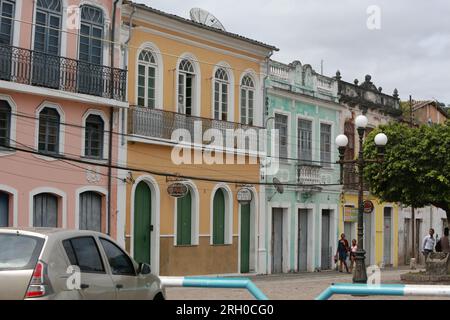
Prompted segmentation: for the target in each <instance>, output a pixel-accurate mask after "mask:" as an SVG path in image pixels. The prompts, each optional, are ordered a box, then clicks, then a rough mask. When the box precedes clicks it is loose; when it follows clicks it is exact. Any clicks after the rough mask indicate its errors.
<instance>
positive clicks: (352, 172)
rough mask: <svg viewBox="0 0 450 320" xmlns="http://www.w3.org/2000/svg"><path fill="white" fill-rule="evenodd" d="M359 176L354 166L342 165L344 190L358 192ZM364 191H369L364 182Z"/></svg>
mask: <svg viewBox="0 0 450 320" xmlns="http://www.w3.org/2000/svg"><path fill="white" fill-rule="evenodd" d="M358 186H359V175H358V172H356V169H355V166H354V165H344V190H354V191H356V190H358ZM364 191H369V185H368V183H367V182H366V181H364Z"/></svg>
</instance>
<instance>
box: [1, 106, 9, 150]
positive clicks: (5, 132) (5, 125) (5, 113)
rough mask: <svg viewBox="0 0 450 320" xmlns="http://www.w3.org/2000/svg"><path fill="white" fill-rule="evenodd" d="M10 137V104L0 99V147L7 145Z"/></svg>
mask: <svg viewBox="0 0 450 320" xmlns="http://www.w3.org/2000/svg"><path fill="white" fill-rule="evenodd" d="M10 137H11V106H10V105H9V103H8V102H6V101H5V100H0V149H3V148H5V147H9V145H10Z"/></svg>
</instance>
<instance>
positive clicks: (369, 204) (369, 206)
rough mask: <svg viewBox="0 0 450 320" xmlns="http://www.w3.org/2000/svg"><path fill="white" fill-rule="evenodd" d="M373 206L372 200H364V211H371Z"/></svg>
mask: <svg viewBox="0 0 450 320" xmlns="http://www.w3.org/2000/svg"><path fill="white" fill-rule="evenodd" d="M374 208H375V206H374V205H373V202H372V201H370V200H365V201H364V213H372V212H373V209H374Z"/></svg>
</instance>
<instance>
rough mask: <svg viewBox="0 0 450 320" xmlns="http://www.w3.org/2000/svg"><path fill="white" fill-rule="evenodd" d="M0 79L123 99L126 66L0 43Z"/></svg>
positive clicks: (124, 97)
mask: <svg viewBox="0 0 450 320" xmlns="http://www.w3.org/2000/svg"><path fill="white" fill-rule="evenodd" d="M0 80H6V81H11V82H16V83H22V84H29V85H33V86H38V87H45V88H51V89H57V90H62V91H67V92H74V93H83V94H89V95H93V96H97V97H103V98H109V99H114V100H119V101H126V81H127V71H126V70H122V69H118V68H111V67H107V66H101V65H96V64H92V63H87V62H83V61H80V60H74V59H70V58H65V57H60V56H55V55H51V54H46V53H41V52H38V51H33V50H29V49H23V48H18V47H13V46H10V45H6V44H0Z"/></svg>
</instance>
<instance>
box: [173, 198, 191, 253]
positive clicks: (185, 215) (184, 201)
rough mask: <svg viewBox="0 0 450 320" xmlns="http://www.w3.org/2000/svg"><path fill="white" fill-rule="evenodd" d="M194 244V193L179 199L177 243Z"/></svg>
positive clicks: (180, 244) (181, 244) (179, 244)
mask: <svg viewBox="0 0 450 320" xmlns="http://www.w3.org/2000/svg"><path fill="white" fill-rule="evenodd" d="M191 244H192V195H191V191H190V190H189V191H188V194H187V195H186V196H185V197H183V198H179V199H177V245H178V246H186V245H191Z"/></svg>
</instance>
